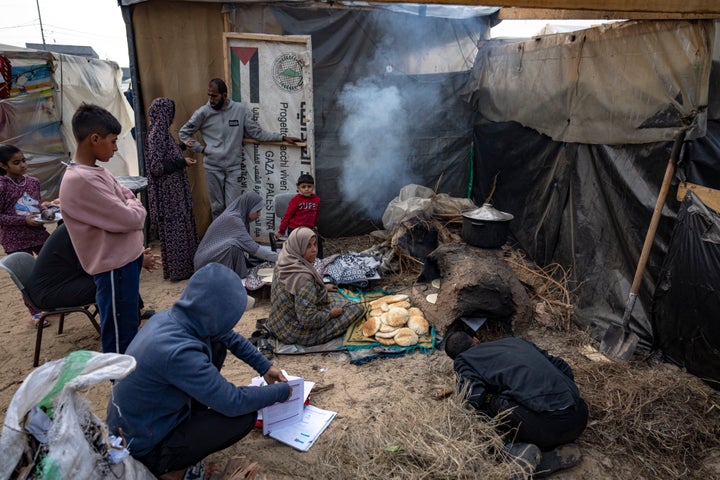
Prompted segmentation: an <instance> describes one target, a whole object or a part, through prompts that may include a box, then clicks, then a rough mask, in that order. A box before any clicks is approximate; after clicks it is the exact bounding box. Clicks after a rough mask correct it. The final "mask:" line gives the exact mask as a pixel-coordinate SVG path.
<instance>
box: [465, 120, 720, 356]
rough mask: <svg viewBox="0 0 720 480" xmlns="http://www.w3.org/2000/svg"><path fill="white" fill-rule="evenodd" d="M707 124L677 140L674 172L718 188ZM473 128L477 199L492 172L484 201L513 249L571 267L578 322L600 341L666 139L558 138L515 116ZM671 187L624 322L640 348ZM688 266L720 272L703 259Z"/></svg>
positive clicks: (669, 216)
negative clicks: (504, 217) (506, 227)
mask: <svg viewBox="0 0 720 480" xmlns="http://www.w3.org/2000/svg"><path fill="white" fill-rule="evenodd" d="M707 130H708V135H707V136H706V137H703V138H700V139H697V140H694V141H690V142H686V143H685V145H684V147H683V152H682V154H681V165H680V167H679V171H678V176H680V177H682V178H685V179H686V180H687V181H689V182H692V183H696V184H699V185H705V186H708V187H710V188H716V189H720V162H719V161H718V159H720V123H718V122H708V127H707ZM475 134H476V137H475V138H476V152H477V159H476V168H475V184H474V199H475V201H476V203H478V202H481V201H482V200H483V199H484V198H486V196H487V195H488V194H489V193H490V190H491V186H492V180H493V177H495V176H497V185H496V189H495V192H494V194H493V196H492V201H493V204H494V206H495V208H498V209H500V210H502V211H505V212H509V213H512V214H513V215H515V219H514V220H512V221H511V223H510V230H511V232H512V234H513V236H514V237H515V239H516V240H517V242H518V246H519V247H521V248H523V249H524V250H525V251H527V252H528V254H529V256H530V257H531V258H533V259H534V260H535V261H536V262H537V263H538V264H540V265H546V264H549V263H552V262H557V263H560V264H561V265H564V266H566V267H570V268H571V282H572V283H571V285H570V288H571V289H572V291H573V294H574V295H575V300H576V302H575V306H576V320H577V321H578V322H579V323H580V324H581V325H583V326H586V327H588V328H589V329H590V332H591V334H593V336H595V337H596V338H601V337H602V334H603V333H604V331H605V329H606V328H607V326H608V324H609V322H615V323H620V322H621V319H622V315H623V312H624V309H625V303H626V301H627V298H628V293H629V291H630V285H631V284H632V279H633V276H634V273H635V268H636V266H637V262H638V259H639V257H640V251H641V249H642V245H643V241H644V238H645V234H646V232H647V228H648V226H649V223H650V218H651V216H652V212H653V209H654V207H655V202H656V200H657V195H658V192H659V190H660V184H661V182H662V178H663V175H664V171H665V167H666V165H667V161H668V158H669V156H670V151H671V148H672V142H659V143H653V144H647V145H627V146H623V147H611V146H606V145H583V144H570V143H559V142H553V141H552V140H551V139H550V138H548V137H547V136H544V135H540V134H538V133H537V132H535V131H533V130H531V129H529V128H525V127H522V126H521V125H519V124H517V123H513V122H510V123H483V122H479V123H478V125H476V129H475ZM675 183H676V182H675ZM676 188H677V186H676V184H674V185H673V186H672V187H671V190H670V193H669V195H668V198H667V201H666V204H665V207H664V209H663V212H662V217H661V219H660V224H659V226H658V230H657V233H656V235H655V240H654V243H653V246H652V249H651V250H650V257H649V260H648V264H647V266H646V269H645V274H644V276H643V281H642V283H641V286H640V292H639V295H638V302H637V303H636V304H635V308H634V310H633V314H632V317H631V321H630V327H631V328H632V330H633V331H634V332H635V333H637V334H638V336H639V337H640V340H641V341H640V348H641V350H648V349H650V348H652V346H653V344H654V343H655V342H654V331H653V326H652V321H651V313H650V312H651V311H652V302H653V301H652V296H653V293H654V292H655V289H656V280H657V279H658V278H659V276H660V268H661V265H662V264H663V261H664V258H665V254H666V252H667V251H668V245H669V239H670V236H671V232H672V230H673V228H674V227H675V218H676V214H677V213H676V212H677V211H678V207H679V202H678V201H677V200H675V194H676ZM675 235H678V234H677V233H676V234H675ZM692 255H693V253H692V251H682V252H679V253H676V258H677V259H676V260H675V261H677V262H684V261H690V260H691V258H687V257H686V256H690V257H692ZM695 265H696V267H697V268H698V269H699V270H703V269H707V270H712V271H720V265H718V263H717V262H715V263H713V262H711V261H710V259H708V263H707V264H706V265H703V264H702V263H701V262H697V263H695ZM698 274H701V272H700V271H699V272H698ZM716 288H720V285H717V284H716ZM674 308H676V309H682V308H683V306H682V304H680V305H676V306H675V307H674ZM676 312H679V310H677V311H676ZM684 314H685V313H682V314H681V315H684Z"/></svg>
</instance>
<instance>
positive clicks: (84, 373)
mask: <svg viewBox="0 0 720 480" xmlns="http://www.w3.org/2000/svg"><path fill="white" fill-rule="evenodd" d="M133 370H135V359H134V358H133V357H131V356H129V355H119V354H116V353H97V352H89V351H77V352H72V353H71V354H70V355H68V356H67V357H65V358H64V359H62V360H56V361H53V362H48V363H46V364H44V365H42V366H41V367H38V368H36V369H35V370H33V371H32V372H31V373H30V374H29V375H28V376H27V377H26V378H25V380H24V381H23V383H22V385H20V388H19V389H18V391H17V392H16V393H15V395H14V396H13V399H12V401H11V402H10V406H9V407H8V411H7V414H6V415H5V422H4V423H3V429H2V436H0V452H2V456H1V458H0V480H5V479H8V478H10V476H11V475H12V473H13V471H14V470H15V467H16V466H17V464H18V462H19V461H20V459H21V456H22V453H23V449H24V447H25V445H26V444H27V442H28V439H27V436H28V434H27V433H26V432H25V430H24V423H25V418H26V416H27V414H28V412H30V410H31V409H32V408H33V407H35V406H40V407H42V408H43V410H45V411H46V412H47V413H48V414H49V416H50V417H51V418H52V419H53V425H52V427H51V428H50V430H49V431H48V433H47V437H48V443H47V448H48V450H47V454H46V455H45V457H44V458H43V459H42V460H39V461H38V463H39V466H38V467H37V470H36V472H37V475H36V476H35V477H33V478H43V479H53V480H55V479H58V480H59V479H118V478H123V479H126V480H143V479H154V478H155V477H154V476H153V475H152V474H151V473H150V471H149V470H147V468H145V466H144V465H142V464H141V463H140V462H138V461H136V460H135V459H133V458H132V457H127V458H125V459H124V460H123V461H122V462H120V463H118V464H116V465H110V464H109V463H108V462H107V461H106V460H105V459H104V458H103V457H104V455H103V454H102V453H101V452H99V451H97V449H96V448H95V447H94V446H93V445H91V444H90V443H89V442H88V439H87V438H86V436H85V433H84V432H85V431H94V432H97V433H98V434H101V435H100V436H103V435H102V434H104V437H105V438H108V435H107V426H106V425H105V423H104V422H102V421H101V420H100V419H99V418H97V416H95V415H94V414H93V412H92V409H91V408H90V405H89V402H88V401H87V400H86V399H85V398H83V397H82V396H81V395H80V394H79V393H78V392H79V391H80V390H83V389H85V388H87V387H89V386H91V385H94V384H96V383H99V382H104V381H109V380H114V379H120V378H123V377H125V376H126V375H128V374H129V373H130V372H132V371H133Z"/></svg>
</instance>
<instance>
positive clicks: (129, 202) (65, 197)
mask: <svg viewBox="0 0 720 480" xmlns="http://www.w3.org/2000/svg"><path fill="white" fill-rule="evenodd" d="M117 186H119V187H120V189H121V192H122V195H123V197H124V198H121V197H120V196H119V195H118V193H117V190H116V185H115V184H113V183H111V182H109V181H108V180H107V179H104V180H98V181H93V182H92V183H91V182H89V181H87V180H86V179H84V178H83V177H81V176H79V175H68V174H67V173H66V175H65V177H64V178H63V181H62V185H61V202H62V211H63V213H64V214H66V215H69V216H71V217H78V218H80V217H82V218H87V219H91V220H92V225H93V226H95V227H97V228H100V229H102V230H105V231H108V232H116V233H125V232H130V231H135V230H142V229H143V227H144V226H145V216H146V215H147V212H146V211H145V207H143V205H142V203H141V202H140V200H138V199H137V197H136V196H135V194H133V193H132V192H131V191H130V190H129V189H127V188H125V187H123V186H122V185H119V184H118V185H117ZM123 189H124V190H123ZM66 192H67V193H66ZM76 192H77V193H76ZM79 192H82V194H78V193H79ZM128 193H129V195H128ZM128 196H129V197H131V198H128Z"/></svg>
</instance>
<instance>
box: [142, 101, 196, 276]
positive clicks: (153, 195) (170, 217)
mask: <svg viewBox="0 0 720 480" xmlns="http://www.w3.org/2000/svg"><path fill="white" fill-rule="evenodd" d="M174 116H175V103H174V102H173V101H172V100H170V99H169V98H156V99H155V100H153V102H152V104H151V105H150V108H149V109H148V119H149V121H150V127H149V129H148V135H147V140H146V148H145V170H146V172H145V173H146V175H147V178H148V189H147V191H148V206H149V210H150V221H151V222H152V223H153V224H155V225H157V231H158V235H159V237H160V253H161V255H162V268H163V277H164V278H165V279H169V280H171V281H173V282H176V281H179V280H185V279H186V278H190V276H191V275H192V274H193V271H194V268H193V256H194V255H195V250H196V249H197V246H198V242H199V240H198V233H197V229H196V228H195V215H194V214H193V206H192V195H191V193H190V181H189V180H188V175H187V171H186V168H187V167H188V166H190V165H194V164H195V159H193V158H185V157H184V156H183V153H182V150H181V147H180V146H179V145H178V144H177V143H176V142H175V140H174V139H173V137H172V135H171V134H170V125H171V124H172V121H173V117H174Z"/></svg>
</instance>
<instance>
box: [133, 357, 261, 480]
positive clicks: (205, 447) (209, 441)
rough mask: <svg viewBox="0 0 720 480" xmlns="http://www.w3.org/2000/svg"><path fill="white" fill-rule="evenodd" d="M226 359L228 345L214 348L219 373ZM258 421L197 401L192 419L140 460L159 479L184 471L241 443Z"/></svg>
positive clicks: (192, 407) (193, 406) (214, 359)
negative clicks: (226, 413) (219, 410)
mask: <svg viewBox="0 0 720 480" xmlns="http://www.w3.org/2000/svg"><path fill="white" fill-rule="evenodd" d="M226 356H227V349H226V347H225V345H223V344H220V343H214V344H213V345H212V362H213V364H214V365H215V367H217V369H218V370H220V369H221V368H222V365H223V363H224V361H225V357H226ZM256 421H257V412H251V413H247V414H245V415H241V416H239V417H227V416H225V415H222V414H220V413H218V412H216V411H215V410H211V409H209V408H207V407H206V406H205V405H202V404H201V403H200V402H197V401H193V402H192V403H191V412H190V416H189V417H188V418H186V419H185V420H184V421H183V422H182V423H180V424H179V425H178V426H177V427H175V429H174V430H172V431H171V432H170V433H169V434H168V435H167V436H166V437H165V438H164V439H162V441H160V443H158V444H157V445H156V446H155V448H153V449H152V450H151V451H150V453H148V454H147V455H145V456H144V457H138V460H140V461H141V462H142V463H143V464H144V465H145V466H146V467H147V468H148V469H149V470H150V471H151V472H152V473H153V475H155V476H160V475H162V474H164V473H167V472H172V471H175V470H183V469H186V468H188V467H190V466H191V465H194V464H196V463H198V462H199V461H200V460H202V459H203V458H205V457H207V456H208V455H210V454H211V453H215V452H218V451H220V450H223V449H225V448H227V447H229V446H231V445H233V444H235V443H237V442H238V441H240V440H241V439H242V438H243V437H245V436H246V435H247V434H248V433H250V431H251V430H252V429H253V427H254V426H255V422H256Z"/></svg>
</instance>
